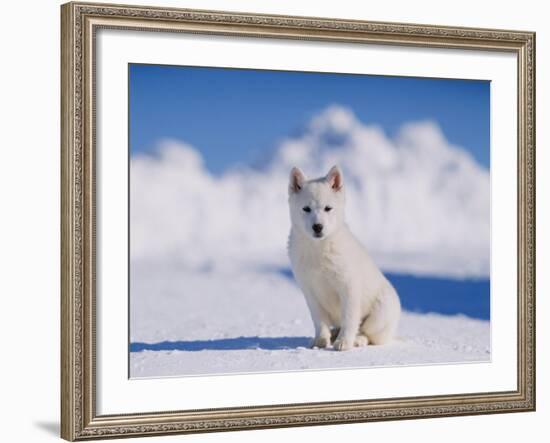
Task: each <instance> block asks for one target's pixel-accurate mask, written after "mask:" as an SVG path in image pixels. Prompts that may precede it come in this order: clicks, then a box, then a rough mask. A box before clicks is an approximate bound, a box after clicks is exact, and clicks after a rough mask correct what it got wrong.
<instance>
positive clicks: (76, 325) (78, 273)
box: [61, 3, 535, 441]
mask: <svg viewBox="0 0 550 443" xmlns="http://www.w3.org/2000/svg"><path fill="white" fill-rule="evenodd" d="M99 28H117V29H129V30H149V31H166V32H190V33H204V34H221V35H232V36H255V37H271V38H284V39H308V40H326V41H333V42H356V43H377V44H391V45H401V46H402V45H409V46H424V47H443V48H463V49H464V48H471V49H481V50H494V51H508V52H512V53H514V54H516V55H517V60H518V64H517V68H518V165H519V166H518V323H517V326H518V343H517V346H518V348H517V352H518V383H517V389H516V390H515V391H510V392H489V393H478V394H462V395H446V396H430V397H415V398H394V399H390V400H364V401H341V402H330V403H315V404H312V403H309V404H291V405H280V406H252V407H247V408H227V409H207V410H188V411H179V412H152V413H147V414H125V415H109V416H98V415H97V414H96V411H95V367H94V355H95V348H94V347H95V336H94V331H95V312H94V311H95V309H94V306H95V304H94V303H95V248H96V245H95V218H94V217H95V170H94V153H95V146H94V143H95V138H94V130H95V129H94V111H95V103H94V99H95V97H94V88H95V77H94V35H95V31H96V30H97V29H99ZM61 31H62V32H61V80H62V95H61V104H62V106H61V108H62V109H61V141H62V147H61V152H62V160H61V161H62V164H61V170H62V172H61V203H62V204H61V240H62V245H61V246H62V247H61V264H62V274H61V287H62V293H61V319H62V324H61V350H62V355H61V436H62V437H63V438H65V439H67V440H71V441H72V440H86V439H94V438H107V437H122V436H144V435H158V434H174V433H193V432H209V431H225V430H233V429H259V428H269V427H282V426H303V425H317V424H335V423H351V422H365V421H377V420H395V419H404V418H424V417H441V416H458V415H471V414H489V413H497V412H514V411H533V410H534V409H535V34H534V33H532V32H523V31H501V30H488V29H470V28H454V27H443V26H431V25H413V24H395V23H376V22H362V21H352V20H333V19H324V18H304V17H287V16H268V15H258V14H246V13H229V12H218V11H196V10H184V9H166V8H155V7H142V6H140V7H134V6H123V5H107V4H88V3H68V4H65V5H63V6H62V7H61Z"/></svg>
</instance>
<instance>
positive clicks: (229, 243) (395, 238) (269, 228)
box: [130, 105, 490, 277]
mask: <svg viewBox="0 0 550 443" xmlns="http://www.w3.org/2000/svg"><path fill="white" fill-rule="evenodd" d="M334 164H339V165H340V166H341V168H342V170H343V172H344V177H345V184H346V188H347V207H346V212H347V220H348V223H349V225H350V227H351V229H352V231H353V232H354V233H355V235H356V236H358V237H359V239H360V240H361V241H362V242H363V243H364V244H366V245H367V247H368V249H369V251H370V253H371V254H372V256H373V257H374V259H375V260H376V262H377V263H378V264H379V265H380V266H381V267H382V268H383V269H384V270H385V271H388V272H394V273H412V274H415V275H420V274H422V275H432V276H433V275H440V276H455V277H487V276H488V275H489V268H490V266H489V264H490V254H489V251H490V243H489V242H490V235H489V232H490V231H489V221H490V187H489V171H488V170H487V169H485V168H483V167H482V166H481V165H479V164H478V163H476V161H475V159H474V158H473V157H472V156H471V155H470V154H469V153H468V151H466V150H465V149H463V148H461V147H458V146H454V145H452V144H451V143H449V141H448V140H447V139H446V138H445V136H444V134H443V133H442V131H441V129H440V128H439V126H438V125H437V124H436V123H435V122H432V121H420V122H411V123H408V124H405V125H403V126H402V127H401V128H400V130H399V131H398V132H397V134H396V135H395V136H393V137H389V136H388V135H387V134H386V133H385V132H384V131H383V130H382V129H381V128H380V127H378V126H376V125H372V124H365V123H363V122H361V121H359V120H358V119H357V118H356V116H355V115H354V114H353V112H352V111H351V110H350V109H347V108H344V107H342V106H337V105H333V106H330V107H328V108H327V109H325V110H323V111H322V112H320V113H319V114H317V115H316V116H314V117H313V118H312V120H311V122H310V123H309V125H307V126H306V127H305V128H304V129H303V131H302V132H301V133H300V134H299V135H297V136H294V137H292V138H287V139H283V140H281V141H280V142H279V143H277V144H276V145H275V147H274V149H273V152H272V153H271V155H270V156H267V158H266V159H265V160H264V161H263V163H262V164H261V165H259V166H257V167H246V166H243V167H239V168H233V169H230V170H227V171H226V172H224V173H223V174H221V175H213V174H211V173H210V172H209V171H208V170H207V169H206V168H205V167H204V164H203V160H202V157H201V155H200V147H193V146H190V145H188V144H185V143H183V142H182V141H177V140H164V141H161V142H159V144H158V146H157V149H156V151H155V152H154V154H152V155H151V154H137V155H133V156H132V159H131V203H130V205H131V233H130V235H131V257H132V259H145V260H154V261H157V262H158V261H164V262H165V263H179V264H180V265H182V266H184V267H186V268H188V269H198V270H200V269H203V268H205V267H206V268H207V267H211V266H216V267H219V266H222V267H234V268H239V269H242V268H247V267H250V266H259V265H263V266H266V267H269V266H279V267H280V266H287V263H288V262H287V256H286V250H285V244H286V239H287V236H288V231H289V216H288V207H287V180H288V174H289V171H290V169H291V168H292V166H298V167H300V168H301V169H302V170H303V171H304V172H305V173H306V174H308V175H309V176H312V177H313V176H319V175H324V174H326V173H327V171H328V170H329V168H330V167H331V166H332V165H334Z"/></svg>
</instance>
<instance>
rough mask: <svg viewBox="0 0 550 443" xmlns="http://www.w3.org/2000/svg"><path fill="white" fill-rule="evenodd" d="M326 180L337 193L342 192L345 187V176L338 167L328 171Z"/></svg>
mask: <svg viewBox="0 0 550 443" xmlns="http://www.w3.org/2000/svg"><path fill="white" fill-rule="evenodd" d="M326 180H327V182H328V183H329V185H330V187H331V188H332V189H333V190H335V191H339V190H341V189H342V187H343V186H344V176H343V175H342V171H341V170H340V168H339V167H338V166H333V167H332V168H330V171H328V174H327V176H326Z"/></svg>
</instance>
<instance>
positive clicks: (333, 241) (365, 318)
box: [288, 166, 401, 351]
mask: <svg viewBox="0 0 550 443" xmlns="http://www.w3.org/2000/svg"><path fill="white" fill-rule="evenodd" d="M344 206H345V187H344V182H343V176H342V172H341V171H340V169H339V168H338V167H336V166H334V167H333V168H332V169H331V170H330V171H329V173H328V174H327V176H325V177H321V178H317V179H313V180H307V178H306V177H305V175H304V173H303V172H302V171H300V170H299V169H298V168H293V169H292V172H291V174H290V183H289V207H290V218H291V222H292V227H291V230H290V236H289V241H288V252H289V257H290V262H291V265H292V271H293V272H294V276H295V277H296V280H297V282H298V285H299V286H300V288H301V289H302V292H303V293H304V296H305V299H306V302H307V304H308V307H309V310H310V312H311V318H312V320H313V323H314V326H315V339H314V341H313V346H314V347H320V348H326V347H328V346H330V345H331V344H332V345H333V347H334V349H336V350H341V351H343V350H346V349H350V348H352V347H354V346H365V345H367V344H369V343H372V344H384V343H388V342H389V341H390V340H391V339H392V337H393V336H394V334H395V332H396V329H397V325H398V322H399V316H400V313H401V305H400V302H399V297H398V295H397V292H396V291H395V289H394V288H393V286H392V285H391V284H390V282H389V281H388V280H387V279H386V278H385V277H384V275H383V274H382V272H380V270H379V269H378V267H377V266H376V264H375V263H374V262H373V260H372V259H371V258H370V256H369V255H368V253H367V251H366V249H365V248H364V247H363V246H362V245H361V244H360V243H359V242H358V241H357V239H356V238H355V237H354V236H353V234H352V233H351V231H350V230H349V228H348V226H347V225H346V223H345V220H344ZM304 208H306V210H307V209H308V208H309V212H306V211H305V210H304ZM327 209H328V210H327ZM313 225H322V230H321V233H317V234H316V233H315V231H314V229H313ZM317 229H318V230H319V227H317Z"/></svg>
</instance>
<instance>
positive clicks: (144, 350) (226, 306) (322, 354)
mask: <svg viewBox="0 0 550 443" xmlns="http://www.w3.org/2000/svg"><path fill="white" fill-rule="evenodd" d="M131 282H132V299H131V307H130V309H131V325H132V327H131V330H130V333H131V345H130V349H131V351H133V352H131V353H130V374H131V377H133V378H137V377H162V376H184V375H198V374H200V375H207V374H231V373H250V372H273V371H293V370H308V369H328V368H331V369H335V368H359V367H361V368H364V367H374V366H396V365H420V364H442V363H453V362H461V363H463V362H482V361H489V360H490V328H489V322H488V321H484V320H477V319H471V318H468V317H465V316H461V315H457V316H445V315H439V314H432V313H428V314H417V313H410V312H404V313H403V316H402V319H401V323H400V328H399V332H398V337H397V339H396V340H395V341H394V342H393V343H391V344H388V345H384V346H367V347H364V348H356V349H353V350H351V351H347V352H336V351H333V350H332V349H326V350H325V349H309V344H310V341H311V337H312V334H313V326H312V323H311V320H310V317H309V312H308V310H307V307H306V304H305V301H304V299H303V296H302V294H301V293H300V291H299V289H298V288H297V287H296V285H295V284H294V282H293V281H292V280H291V279H289V278H288V277H286V276H284V275H282V274H280V273H277V272H273V271H253V272H240V273H233V272H231V271H230V272H224V271H220V270H215V271H212V270H208V271H204V272H198V273H197V272H188V271H185V270H181V269H178V268H176V267H172V268H170V267H164V266H163V267H156V266H155V265H154V264H151V263H139V264H135V266H134V267H133V273H132V276H131ZM440 296H444V294H441V295H440Z"/></svg>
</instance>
